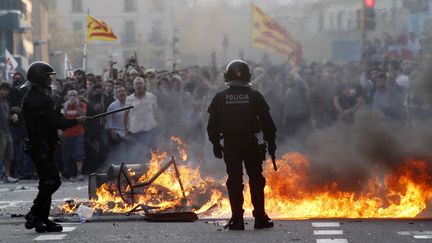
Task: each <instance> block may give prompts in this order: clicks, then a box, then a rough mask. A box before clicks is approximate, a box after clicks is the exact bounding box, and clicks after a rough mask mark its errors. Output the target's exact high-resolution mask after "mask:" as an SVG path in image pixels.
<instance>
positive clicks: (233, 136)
mask: <svg viewBox="0 0 432 243" xmlns="http://www.w3.org/2000/svg"><path fill="white" fill-rule="evenodd" d="M223 138H224V139H256V138H257V135H256V133H230V134H226V133H224V134H223Z"/></svg>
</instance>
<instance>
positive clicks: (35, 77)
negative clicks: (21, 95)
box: [23, 61, 56, 87]
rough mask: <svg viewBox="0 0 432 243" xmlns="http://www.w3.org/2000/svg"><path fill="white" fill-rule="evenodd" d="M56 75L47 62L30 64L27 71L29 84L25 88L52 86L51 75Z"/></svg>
mask: <svg viewBox="0 0 432 243" xmlns="http://www.w3.org/2000/svg"><path fill="white" fill-rule="evenodd" d="M53 74H56V72H54V69H53V68H52V67H51V65H49V64H48V63H46V62H41V61H37V62H33V63H32V64H30V66H29V67H28V70H27V80H28V81H29V83H26V84H24V85H23V86H28V85H29V84H30V85H32V86H46V87H50V86H51V77H50V75H53Z"/></svg>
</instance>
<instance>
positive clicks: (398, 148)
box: [279, 108, 432, 191]
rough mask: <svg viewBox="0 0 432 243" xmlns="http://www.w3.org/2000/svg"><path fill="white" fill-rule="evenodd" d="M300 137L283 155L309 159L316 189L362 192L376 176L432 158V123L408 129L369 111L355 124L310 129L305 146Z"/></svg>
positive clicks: (360, 114) (289, 143)
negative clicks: (294, 153) (295, 153)
mask: <svg viewBox="0 0 432 243" xmlns="http://www.w3.org/2000/svg"><path fill="white" fill-rule="evenodd" d="M301 136H305V135H304V134H301V135H298V136H296V137H293V138H291V139H290V140H289V141H287V142H286V143H285V144H283V145H281V146H280V149H279V153H282V154H283V153H285V152H287V151H293V150H295V151H301V152H302V153H304V154H305V155H306V156H308V157H309V159H310V161H311V163H310V167H309V176H310V179H311V181H310V184H311V185H310V187H311V188H322V187H323V186H327V185H337V187H338V189H341V190H343V191H360V190H361V189H363V188H364V187H365V186H367V185H368V181H369V180H370V179H372V177H374V176H378V177H379V178H383V176H385V175H388V174H389V173H391V172H395V171H396V170H398V169H400V166H401V165H402V163H404V162H406V160H407V159H428V158H430V156H431V150H430V148H431V146H432V121H431V120H424V121H419V122H418V123H417V124H415V126H407V125H405V124H401V123H400V122H395V121H392V120H389V119H388V118H387V117H385V116H384V115H383V114H382V113H380V112H377V111H374V110H371V109H368V108H365V109H363V110H360V111H358V112H357V114H356V115H355V118H354V121H353V123H351V124H348V123H344V122H336V123H335V124H334V125H332V126H329V127H327V128H323V129H314V130H311V131H310V132H309V133H308V134H307V135H306V137H305V138H303V139H304V140H305V142H304V143H299V142H298V141H301V140H302V139H301V138H300V137H301ZM427 162H431V161H430V160H429V161H427ZM429 169H431V168H429Z"/></svg>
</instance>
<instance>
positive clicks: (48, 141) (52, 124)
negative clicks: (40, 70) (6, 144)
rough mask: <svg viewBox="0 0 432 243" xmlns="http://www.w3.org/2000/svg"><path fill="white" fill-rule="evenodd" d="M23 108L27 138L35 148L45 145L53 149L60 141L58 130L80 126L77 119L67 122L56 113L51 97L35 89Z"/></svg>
mask: <svg viewBox="0 0 432 243" xmlns="http://www.w3.org/2000/svg"><path fill="white" fill-rule="evenodd" d="M22 108H23V115H24V121H25V124H26V128H27V138H28V139H29V141H30V143H31V144H32V145H33V146H41V145H44V146H48V148H49V149H53V148H55V146H56V144H57V142H58V141H59V137H58V134H57V129H66V128H69V127H72V126H75V125H77V124H78V122H77V120H76V119H70V120H66V119H65V118H64V117H63V115H62V114H61V113H59V112H56V111H55V110H54V102H53V100H52V99H51V96H49V95H48V94H46V93H44V92H43V91H41V90H39V89H38V88H35V87H33V88H31V89H30V90H29V91H28V92H27V94H26V95H25V97H24V99H23V104H22Z"/></svg>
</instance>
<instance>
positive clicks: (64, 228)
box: [62, 227, 76, 232]
mask: <svg viewBox="0 0 432 243" xmlns="http://www.w3.org/2000/svg"><path fill="white" fill-rule="evenodd" d="M75 228H76V227H63V231H62V232H72V231H74V230H75Z"/></svg>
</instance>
